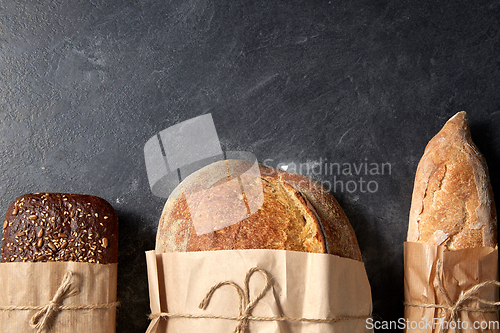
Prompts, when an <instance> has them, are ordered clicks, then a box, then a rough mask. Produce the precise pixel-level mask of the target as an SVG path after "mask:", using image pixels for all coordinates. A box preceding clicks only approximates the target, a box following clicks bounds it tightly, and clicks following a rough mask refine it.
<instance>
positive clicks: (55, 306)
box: [29, 271, 79, 333]
mask: <svg viewBox="0 0 500 333" xmlns="http://www.w3.org/2000/svg"><path fill="white" fill-rule="evenodd" d="M72 277H73V273H72V272H71V271H68V272H66V274H64V277H63V279H62V281H61V285H60V286H59V288H57V290H56V293H55V294H54V297H52V300H51V301H50V302H49V303H48V304H47V305H46V306H44V307H43V308H42V309H40V310H39V311H38V312H37V313H35V314H34V315H33V317H31V319H30V321H29V325H30V327H31V328H35V329H37V333H41V332H42V331H43V330H44V329H45V328H46V327H48V326H49V325H50V323H51V321H52V320H53V319H54V317H55V315H56V313H57V312H58V311H59V310H60V309H59V307H60V305H61V304H62V302H63V301H64V299H66V298H68V297H71V296H73V295H76V294H77V293H78V292H79V291H78V289H76V288H71V279H72ZM70 288H71V289H70Z"/></svg>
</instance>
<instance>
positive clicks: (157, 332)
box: [146, 250, 372, 333]
mask: <svg viewBox="0 0 500 333" xmlns="http://www.w3.org/2000/svg"><path fill="white" fill-rule="evenodd" d="M146 260H147V265H148V278H149V291H150V302H151V312H152V318H153V319H152V321H151V323H150V326H149V328H148V330H147V333H166V332H168V333H177V332H179V333H180V332H182V333H185V332H217V333H224V332H227V333H231V332H234V331H235V327H237V326H238V321H237V320H229V319H214V318H179V317H170V318H168V319H167V318H165V316H164V317H157V316H156V317H155V316H154V315H155V314H156V315H157V314H159V313H165V312H168V313H176V314H184V315H185V314H188V315H194V316H199V315H201V316H203V315H209V316H211V315H214V316H219V315H221V316H229V317H238V315H239V310H238V309H239V298H238V294H237V292H236V290H235V288H233V287H232V286H229V285H224V286H222V287H220V288H219V289H217V290H215V292H214V293H213V295H212V298H211V300H210V303H209V304H208V306H207V308H206V309H205V310H202V309H200V308H198V305H199V304H200V302H201V301H202V300H203V299H204V297H205V295H206V294H207V292H208V291H209V290H210V289H211V288H212V287H213V286H214V285H215V284H217V283H219V282H222V281H231V282H234V283H235V284H237V285H239V286H241V288H243V289H244V280H245V276H246V274H247V272H248V271H249V269H251V268H253V267H259V268H261V269H263V270H265V271H266V272H267V273H268V274H269V276H270V277H271V284H272V286H271V289H270V290H269V291H268V292H266V293H265V294H264V296H263V298H262V299H260V300H259V301H258V303H257V304H256V306H255V308H254V309H253V311H252V313H251V314H252V316H255V317H266V318H269V317H280V316H281V317H287V318H307V319H326V318H347V319H345V320H340V321H337V322H329V323H318V322H293V321H272V320H271V321H253V320H250V321H249V324H248V330H246V331H245V332H248V333H251V332H259V333H277V332H281V333H300V332H308V333H311V332H314V333H326V332H329V333H331V332H346V333H347V332H349V333H351V332H372V330H371V329H370V330H369V329H367V328H366V320H367V318H369V317H370V316H371V311H372V301H371V290H370V285H369V282H368V277H367V275H366V271H365V267H364V264H363V263H362V262H358V261H355V260H352V259H346V258H340V257H338V256H333V255H329V254H313V253H302V252H293V251H281V250H231V251H211V252H187V253H186V252H184V253H161V254H157V253H156V252H155V251H149V252H146ZM264 286H265V279H264V277H263V276H262V274H258V273H254V274H253V275H252V276H251V278H250V279H249V296H250V297H249V298H250V301H252V300H254V299H255V297H256V295H257V294H259V293H260V292H261V291H262V289H263V288H264Z"/></svg>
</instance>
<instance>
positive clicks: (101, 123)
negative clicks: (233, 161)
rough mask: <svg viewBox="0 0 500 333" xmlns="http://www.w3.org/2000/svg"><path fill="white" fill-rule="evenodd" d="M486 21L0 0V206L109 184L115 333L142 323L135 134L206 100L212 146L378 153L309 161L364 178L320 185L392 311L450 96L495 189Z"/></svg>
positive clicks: (494, 99)
mask: <svg viewBox="0 0 500 333" xmlns="http://www.w3.org/2000/svg"><path fill="white" fill-rule="evenodd" d="M499 22H500V1H482V0H479V1H463V0H459V1H439V2H437V1H418V0H417V1H389V0H380V1H359V0H354V1H344V0H340V1H269V0H266V1H243V0H231V1H228V0H220V1H209V0H183V1H101V0H94V1H68V2H66V1H45V2H37V1H29V2H18V1H0V214H5V211H6V209H7V207H8V205H9V204H10V203H11V201H13V200H14V199H15V198H16V197H17V196H19V195H21V194H23V193H27V192H38V191H42V192H43V191H44V192H57V191H61V192H75V193H87V194H94V195H98V196H101V197H103V198H105V199H106V200H108V201H109V202H110V203H111V204H112V205H113V206H114V207H115V209H116V210H117V212H118V214H119V218H120V243H119V246H120V256H119V261H120V264H119V289H118V295H119V299H120V301H121V303H122V306H121V307H120V308H119V311H118V324H117V325H118V332H123V333H139V332H145V330H146V328H147V325H148V319H147V314H148V313H149V299H148V291H147V278H146V267H145V256H144V251H146V250H150V249H153V248H154V242H155V233H156V227H157V223H158V219H159V217H160V214H161V210H162V208H163V205H164V203H165V199H161V198H158V197H155V196H154V195H153V194H152V193H151V191H150V189H149V184H148V179H147V175H146V169H145V162H144V156H143V148H144V144H145V143H146V141H147V140H148V139H149V138H150V137H152V136H154V135H156V133H158V132H159V131H161V130H163V129H165V128H168V127H170V126H172V125H174V124H177V123H179V122H182V121H184V120H187V119H190V118H193V117H196V116H199V115H202V114H207V113H211V114H212V117H213V119H214V123H215V126H216V129H217V133H218V136H219V139H220V141H221V145H222V148H223V150H239V151H248V152H252V153H253V154H254V155H255V156H257V158H258V159H259V161H261V162H263V161H266V164H268V165H270V166H277V165H278V164H280V163H295V164H296V165H299V164H300V163H303V164H304V163H310V164H309V165H311V163H314V162H318V161H319V162H322V163H324V162H327V163H342V164H343V163H346V164H349V165H351V166H352V165H360V163H368V165H371V164H372V163H377V164H379V165H380V164H383V163H389V164H390V166H391V169H390V172H388V173H385V174H384V175H364V174H362V175H354V176H348V175H343V174H340V175H337V174H331V173H328V172H326V171H325V170H322V171H320V172H316V174H314V175H313V176H314V177H315V178H316V179H318V180H320V181H322V182H324V183H325V184H328V182H329V184H332V183H333V182H334V181H335V180H337V181H341V182H344V183H347V182H348V181H350V180H354V181H359V180H360V178H361V177H364V180H365V181H372V183H371V184H372V186H375V185H374V184H377V187H376V191H371V192H370V191H367V190H366V189H365V190H364V191H362V190H361V189H360V188H357V189H356V190H353V188H352V187H351V188H350V191H347V190H346V189H345V188H344V189H343V190H342V189H339V188H338V189H336V190H335V191H332V192H334V194H335V196H336V197H337V199H338V200H339V202H340V203H341V205H342V206H343V208H344V209H345V211H346V213H347V215H348V217H349V218H350V221H351V223H352V225H353V227H354V229H355V231H356V234H357V237H358V240H359V244H360V247H361V250H362V253H363V257H364V261H365V264H366V269H367V272H368V277H369V279H370V282H371V285H372V292H373V302H374V314H375V318H376V319H377V320H397V319H398V318H400V317H402V316H403V305H402V302H403V253H402V249H403V242H404V240H405V237H406V231H407V219H408V211H409V207H410V201H411V192H412V188H413V177H414V173H415V170H416V166H417V163H418V161H419V159H420V157H421V155H422V153H423V150H424V148H425V145H426V143H427V142H428V141H429V140H430V139H431V138H432V137H433V136H434V135H435V134H436V133H437V132H438V131H439V129H440V128H441V126H442V125H443V124H444V123H445V122H446V120H447V119H448V118H449V117H451V116H452V115H453V114H455V113H456V112H458V111H461V110H465V111H467V112H468V113H469V115H470V125H471V130H472V136H473V139H474V141H475V143H476V144H477V146H478V147H479V149H480V150H481V151H482V153H483V154H484V155H485V157H486V159H487V162H488V165H489V168H490V174H491V178H492V185H493V188H494V192H495V195H496V197H497V198H500V171H499V170H500V169H499V166H500V93H499V88H500V86H499V82H500V23H499ZM386 165H387V164H386ZM371 189H372V190H374V189H375V187H372V188H371ZM372 192H373V193H372ZM498 200H500V199H497V201H498Z"/></svg>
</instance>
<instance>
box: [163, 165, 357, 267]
mask: <svg viewBox="0 0 500 333" xmlns="http://www.w3.org/2000/svg"><path fill="white" fill-rule="evenodd" d="M222 166H223V167H222ZM249 166H250V164H249V163H248V162H246V161H238V160H226V161H219V162H215V163H213V164H211V165H209V166H206V167H204V168H202V169H200V170H198V171H196V172H195V173H193V174H191V175H190V176H188V177H187V178H186V179H185V180H184V181H183V182H182V183H181V184H180V185H179V186H178V187H177V188H176V189H175V190H174V191H173V192H172V194H171V195H170V197H169V199H168V201H167V202H166V204H165V207H164V209H163V212H162V215H161V218H160V222H159V226H158V232H157V236H156V251H157V252H186V251H211V250H233V249H278V250H292V251H303V252H314V253H330V254H334V255H338V256H341V257H346V258H351V259H355V260H358V261H362V257H361V251H360V250H359V246H358V243H357V240H356V236H355V234H354V231H353V229H352V227H351V225H350V223H349V220H348V219H347V216H346V215H345V213H344V212H343V210H342V208H341V207H340V205H339V204H338V202H337V201H336V200H335V198H334V197H333V195H332V194H331V193H329V192H327V191H326V190H325V189H324V188H323V187H322V186H321V184H320V183H318V182H316V181H315V180H313V179H311V178H309V177H305V176H302V175H298V174H290V173H287V172H284V171H280V170H276V169H273V168H269V167H266V166H264V165H261V164H259V171H260V182H261V183H262V190H263V196H264V201H263V203H262V206H261V207H260V209H258V210H257V211H256V212H254V213H253V214H251V215H250V216H248V217H246V218H244V219H242V220H241V221H240V222H237V223H234V224H232V225H230V226H227V227H225V228H222V229H220V230H216V231H214V232H211V233H207V234H203V235H197V234H196V231H195V228H194V226H193V221H192V219H191V212H190V210H189V207H188V204H187V201H186V196H185V192H186V191H189V193H190V194H189V196H190V203H191V205H190V207H197V212H196V214H197V215H202V214H212V215H213V214H223V212H227V211H224V210H221V209H220V205H222V204H223V200H224V195H225V193H217V192H216V193H211V198H213V200H210V201H209V205H208V206H207V205H206V202H205V206H203V205H201V204H200V205H199V206H196V202H197V199H201V198H197V197H196V196H197V195H203V189H204V186H207V185H206V184H213V183H214V181H216V180H217V178H219V179H220V178H221V175H220V170H221V169H223V170H227V177H228V178H227V179H228V180H230V179H232V178H233V177H234V176H235V175H238V174H239V173H241V172H243V171H244V170H246V169H248V168H249ZM214 174H217V175H216V177H214ZM257 181H259V180H257ZM257 185H258V184H257ZM259 189H260V186H259ZM225 190H228V189H227V188H226V189H225ZM221 191H224V190H222V189H221ZM250 192H251V190H250ZM247 196H248V193H245V197H244V200H246V201H248V199H249V198H247ZM193 202H194V204H193ZM247 206H248V202H247ZM234 214H237V213H234Z"/></svg>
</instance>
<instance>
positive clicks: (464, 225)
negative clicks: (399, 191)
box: [407, 111, 497, 250]
mask: <svg viewBox="0 0 500 333" xmlns="http://www.w3.org/2000/svg"><path fill="white" fill-rule="evenodd" d="M467 118H468V117H467V113H465V112H463V111H462V112H459V113H457V114H456V115H455V116H453V117H452V118H451V119H449V120H448V121H447V122H446V124H445V125H444V126H443V128H442V129H441V131H440V132H439V133H438V134H436V136H435V137H434V138H432V140H430V141H429V143H428V144H427V147H426V148H425V152H424V155H423V156H422V158H421V160H420V162H419V164H418V168H417V172H416V175H415V185H414V189H413V196H412V202H411V210H410V217H409V228H408V238H407V240H408V241H410V242H419V243H426V244H432V245H442V246H445V247H446V249H447V250H459V249H466V248H474V247H481V246H489V247H495V246H496V244H497V217H496V211H495V202H494V200H493V191H492V188H491V184H490V180H489V175H488V167H487V165H486V161H485V159H484V157H483V156H482V155H481V153H480V152H479V150H478V149H477V147H476V146H475V145H474V143H473V142H472V139H471V135H470V131H469V124H468V121H467Z"/></svg>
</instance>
